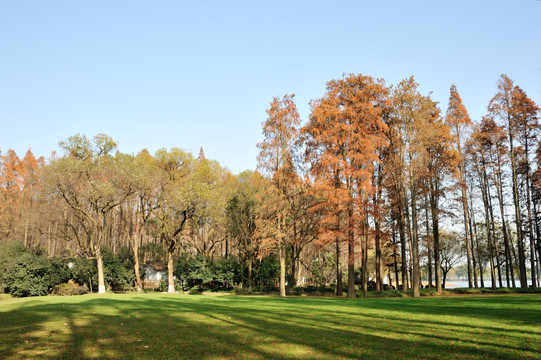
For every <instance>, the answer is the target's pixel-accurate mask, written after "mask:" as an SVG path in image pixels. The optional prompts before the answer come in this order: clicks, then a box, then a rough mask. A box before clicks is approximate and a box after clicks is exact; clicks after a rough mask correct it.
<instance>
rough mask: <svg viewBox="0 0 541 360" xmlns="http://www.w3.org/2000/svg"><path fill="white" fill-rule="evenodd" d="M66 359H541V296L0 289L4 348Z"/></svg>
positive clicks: (19, 355)
mask: <svg viewBox="0 0 541 360" xmlns="http://www.w3.org/2000/svg"><path fill="white" fill-rule="evenodd" d="M0 296H1V295H0ZM59 358H61V359H93V358H96V359H157V360H159V359H182V358H186V359H269V358H275V359H540V358H541V296H540V295H493V296H464V297H460V296H454V297H439V298H432V297H427V298H420V299H412V298H386V299H354V300H349V299H345V298H340V299H338V298H310V297H291V298H286V299H281V298H276V297H255V296H252V297H245V296H197V295H168V294H146V295H135V294H133V295H115V294H110V295H109V294H108V295H102V296H100V295H83V296H72V297H55V296H49V297H39V298H27V299H3V300H0V359H59Z"/></svg>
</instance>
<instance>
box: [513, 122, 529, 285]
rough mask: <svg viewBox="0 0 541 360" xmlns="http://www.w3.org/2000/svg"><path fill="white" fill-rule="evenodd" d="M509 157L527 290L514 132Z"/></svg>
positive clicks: (522, 275)
mask: <svg viewBox="0 0 541 360" xmlns="http://www.w3.org/2000/svg"><path fill="white" fill-rule="evenodd" d="M509 155H510V157H511V175H512V180H513V181H512V183H513V203H514V205H515V223H516V226H517V244H518V262H519V264H518V265H519V277H520V287H522V288H527V287H528V281H527V279H526V259H525V257H524V240H523V235H522V220H521V218H520V200H519V196H518V179H517V165H516V154H515V149H514V147H513V136H512V131H511V130H510V131H509Z"/></svg>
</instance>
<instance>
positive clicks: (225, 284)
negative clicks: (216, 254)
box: [213, 256, 241, 289]
mask: <svg viewBox="0 0 541 360" xmlns="http://www.w3.org/2000/svg"><path fill="white" fill-rule="evenodd" d="M240 272H241V269H240V263H239V262H238V261H237V259H236V258H235V257H233V256H228V257H225V258H221V259H220V260H218V262H216V264H215V265H214V266H213V273H214V278H215V280H216V281H217V282H220V283H221V284H222V286H221V287H222V288H223V289H230V288H232V287H233V285H234V284H236V283H238V282H239V281H240Z"/></svg>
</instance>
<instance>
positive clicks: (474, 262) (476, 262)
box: [468, 191, 479, 288]
mask: <svg viewBox="0 0 541 360" xmlns="http://www.w3.org/2000/svg"><path fill="white" fill-rule="evenodd" d="M469 195H470V203H469V204H470V206H469V210H470V216H468V218H469V221H470V226H469V228H470V241H471V249H472V265H473V280H474V285H475V287H476V288H478V287H479V285H478V282H477V270H476V268H478V267H479V258H478V257H476V256H475V241H476V240H477V229H475V231H474V227H475V225H474V224H475V220H474V217H475V213H474V212H473V196H472V193H471V191H470V192H469ZM474 233H475V234H474ZM474 235H475V237H474Z"/></svg>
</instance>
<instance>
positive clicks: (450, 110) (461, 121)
mask: <svg viewBox="0 0 541 360" xmlns="http://www.w3.org/2000/svg"><path fill="white" fill-rule="evenodd" d="M445 123H446V124H447V126H449V128H450V130H451V134H452V135H453V140H454V141H453V147H454V148H455V150H456V151H457V152H458V155H459V156H460V160H459V161H458V174H459V183H458V185H459V187H460V190H461V199H460V201H461V202H462V213H463V217H464V242H465V248H466V262H467V268H468V286H469V288H473V269H472V249H471V241H470V240H471V239H470V238H469V234H470V231H469V228H468V225H469V222H470V221H469V218H468V215H469V209H468V199H467V196H466V191H467V189H466V182H465V180H464V153H463V144H464V138H465V136H466V135H467V133H468V130H469V128H470V127H471V126H472V121H471V119H470V116H469V115H468V111H467V110H466V107H465V106H464V104H463V103H462V99H461V98H460V94H459V93H458V91H457V89H456V86H455V85H451V90H450V95H449V106H448V107H447V114H446V116H445Z"/></svg>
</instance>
